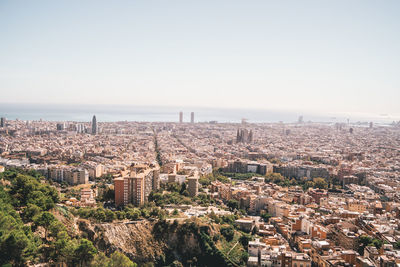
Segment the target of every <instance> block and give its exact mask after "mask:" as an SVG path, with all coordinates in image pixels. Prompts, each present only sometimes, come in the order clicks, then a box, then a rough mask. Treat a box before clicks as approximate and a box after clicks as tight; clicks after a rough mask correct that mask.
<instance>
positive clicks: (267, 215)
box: [261, 212, 272, 222]
mask: <svg viewBox="0 0 400 267" xmlns="http://www.w3.org/2000/svg"><path fill="white" fill-rule="evenodd" d="M271 217H272V215H271V214H269V213H268V212H265V213H263V214H261V218H263V220H264V222H269V219H270V218H271Z"/></svg>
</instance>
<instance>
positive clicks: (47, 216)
mask: <svg viewBox="0 0 400 267" xmlns="http://www.w3.org/2000/svg"><path fill="white" fill-rule="evenodd" d="M55 220H56V218H54V215H53V214H51V213H50V212H48V211H44V212H42V213H40V214H38V215H36V216H35V217H34V218H33V222H34V223H35V225H37V226H42V227H43V228H44V230H45V233H44V236H45V239H47V231H48V229H49V226H50V224H51V223H52V222H53V221H55Z"/></svg>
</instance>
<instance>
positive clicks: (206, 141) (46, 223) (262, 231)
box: [0, 112, 400, 267]
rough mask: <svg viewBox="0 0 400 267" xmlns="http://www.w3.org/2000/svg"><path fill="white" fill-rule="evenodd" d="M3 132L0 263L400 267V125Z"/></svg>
mask: <svg viewBox="0 0 400 267" xmlns="http://www.w3.org/2000/svg"><path fill="white" fill-rule="evenodd" d="M0 126H1V127H0V153H1V154H0V165H1V166H0V172H1V174H0V178H1V179H0V185H1V191H0V198H1V199H0V200H1V201H0V204H1V208H0V212H1V215H2V216H1V219H0V220H2V223H1V224H0V248H1V251H2V252H1V257H0V258H1V262H0V264H7V263H9V264H11V265H13V266H14V265H15V266H19V265H21V266H23V265H28V266H53V265H54V266H75V265H78V264H79V265H83V266H106V265H104V262H107V261H108V262H109V263H108V264H109V266H135V265H138V266H269V267H311V266H321V267H328V266H357V267H372V266H382V267H389V266H396V265H398V264H400V228H399V227H400V193H399V192H400V191H399V189H400V180H399V177H400V150H399V147H400V127H399V126H400V124H399V123H395V122H394V123H392V124H391V125H379V124H375V125H374V124H373V123H372V122H371V123H360V122H359V123H349V122H346V123H313V122H304V121H303V117H302V116H301V117H299V119H298V121H297V122H296V123H250V122H247V121H246V120H242V123H218V122H217V121H210V122H201V123H200V122H196V121H195V114H194V113H193V112H192V113H191V114H190V121H189V122H185V121H183V114H182V112H181V113H179V117H178V114H177V122H176V123H174V122H170V123H168V122H128V121H121V122H101V118H96V116H93V118H92V120H91V122H72V121H59V122H57V121H44V120H39V121H24V120H7V119H6V118H4V117H3V118H1V125H0ZM15 212H16V213H15ZM11 218H14V219H11ZM19 229H23V230H22V232H21V231H20V230H19ZM21 235H22V236H23V240H25V241H24V242H22V241H18V242H17V241H15V242H13V241H12V238H16V237H15V236H18V238H17V239H20V240H21V238H22V237H21ZM17 239H16V240H17ZM17 251H18V252H17ZM46 264H50V265H46Z"/></svg>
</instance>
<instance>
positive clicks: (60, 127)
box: [57, 123, 65, 131]
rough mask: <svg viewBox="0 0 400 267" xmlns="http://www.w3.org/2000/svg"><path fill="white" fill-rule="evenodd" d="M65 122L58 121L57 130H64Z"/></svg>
mask: <svg viewBox="0 0 400 267" xmlns="http://www.w3.org/2000/svg"><path fill="white" fill-rule="evenodd" d="M64 130H65V123H57V131H64Z"/></svg>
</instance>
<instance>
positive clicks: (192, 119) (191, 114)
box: [190, 112, 194, 123]
mask: <svg viewBox="0 0 400 267" xmlns="http://www.w3.org/2000/svg"><path fill="white" fill-rule="evenodd" d="M190 123H194V112H192V113H190Z"/></svg>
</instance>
